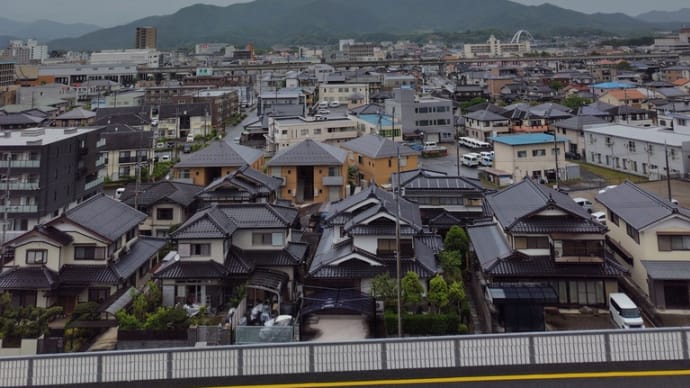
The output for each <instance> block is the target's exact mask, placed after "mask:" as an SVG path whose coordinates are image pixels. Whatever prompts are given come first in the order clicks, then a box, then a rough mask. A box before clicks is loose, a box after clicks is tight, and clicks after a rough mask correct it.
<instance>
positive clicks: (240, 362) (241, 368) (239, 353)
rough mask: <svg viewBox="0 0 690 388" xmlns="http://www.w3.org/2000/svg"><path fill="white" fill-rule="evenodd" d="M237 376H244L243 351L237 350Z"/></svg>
mask: <svg viewBox="0 0 690 388" xmlns="http://www.w3.org/2000/svg"><path fill="white" fill-rule="evenodd" d="M237 375H238V376H244V349H242V348H239V349H237Z"/></svg>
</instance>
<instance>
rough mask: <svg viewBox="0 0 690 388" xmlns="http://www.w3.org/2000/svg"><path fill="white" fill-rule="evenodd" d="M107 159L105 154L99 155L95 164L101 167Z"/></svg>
mask: <svg viewBox="0 0 690 388" xmlns="http://www.w3.org/2000/svg"><path fill="white" fill-rule="evenodd" d="M107 160H108V158H106V157H105V156H101V157H99V158H98V159H96V166H97V167H101V166H103V165H105V163H106V161H107Z"/></svg>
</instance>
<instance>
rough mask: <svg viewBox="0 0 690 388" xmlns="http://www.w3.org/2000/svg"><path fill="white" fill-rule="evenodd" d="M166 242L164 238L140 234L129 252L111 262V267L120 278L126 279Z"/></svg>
mask: <svg viewBox="0 0 690 388" xmlns="http://www.w3.org/2000/svg"><path fill="white" fill-rule="evenodd" d="M166 243H167V241H166V240H164V239H160V238H153V237H144V236H140V237H139V238H138V239H137V241H136V242H135V243H134V244H132V246H131V247H130V249H129V252H128V253H127V254H125V255H123V256H121V257H120V259H119V260H118V261H117V262H116V263H113V264H112V267H113V269H114V270H115V272H116V273H117V274H118V276H119V277H120V278H121V279H127V278H128V277H130V276H131V275H132V274H134V273H135V272H136V271H137V270H138V269H139V268H140V267H141V266H142V265H144V264H145V263H146V262H148V261H149V259H150V258H151V257H153V256H154V255H155V254H156V253H158V251H159V250H161V248H163V247H164V246H165V244H166Z"/></svg>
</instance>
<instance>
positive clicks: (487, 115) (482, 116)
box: [465, 110, 508, 121]
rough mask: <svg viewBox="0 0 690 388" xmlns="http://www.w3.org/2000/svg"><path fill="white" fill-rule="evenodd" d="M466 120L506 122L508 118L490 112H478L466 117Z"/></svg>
mask: <svg viewBox="0 0 690 388" xmlns="http://www.w3.org/2000/svg"><path fill="white" fill-rule="evenodd" d="M465 117H466V118H468V119H472V120H477V121H506V120H508V119H507V118H506V117H504V116H501V115H500V114H497V113H494V112H491V111H489V110H478V111H475V112H470V113H468V114H466V115H465Z"/></svg>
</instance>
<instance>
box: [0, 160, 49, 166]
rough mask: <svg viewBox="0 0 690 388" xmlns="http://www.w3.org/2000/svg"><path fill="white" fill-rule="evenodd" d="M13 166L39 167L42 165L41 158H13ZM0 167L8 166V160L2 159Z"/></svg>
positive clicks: (11, 162)
mask: <svg viewBox="0 0 690 388" xmlns="http://www.w3.org/2000/svg"><path fill="white" fill-rule="evenodd" d="M10 167H11V168H38V167H41V161H40V160H11V161H10ZM0 168H7V160H0Z"/></svg>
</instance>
